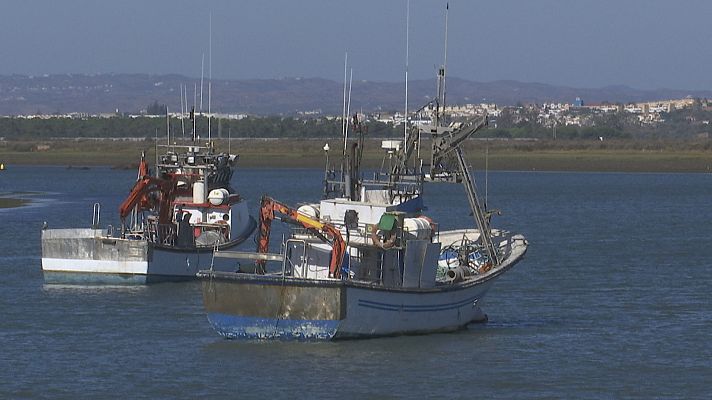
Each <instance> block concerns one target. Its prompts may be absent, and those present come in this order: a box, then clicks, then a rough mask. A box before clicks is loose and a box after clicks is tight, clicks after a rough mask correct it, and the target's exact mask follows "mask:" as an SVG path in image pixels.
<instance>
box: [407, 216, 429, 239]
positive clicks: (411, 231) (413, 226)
mask: <svg viewBox="0 0 712 400" xmlns="http://www.w3.org/2000/svg"><path fill="white" fill-rule="evenodd" d="M431 233H432V228H431V227H430V221H428V220H427V219H425V218H405V219H404V220H403V234H404V235H406V237H407V238H408V239H417V240H426V239H430V237H431Z"/></svg>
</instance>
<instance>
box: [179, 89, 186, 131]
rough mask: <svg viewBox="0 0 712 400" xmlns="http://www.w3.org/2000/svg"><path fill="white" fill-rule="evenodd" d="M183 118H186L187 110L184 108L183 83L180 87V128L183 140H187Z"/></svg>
mask: <svg viewBox="0 0 712 400" xmlns="http://www.w3.org/2000/svg"><path fill="white" fill-rule="evenodd" d="M183 117H185V109H184V108H183V84H182V83H181V85H180V128H181V131H182V132H183V137H182V139H183V140H185V121H184V120H183Z"/></svg>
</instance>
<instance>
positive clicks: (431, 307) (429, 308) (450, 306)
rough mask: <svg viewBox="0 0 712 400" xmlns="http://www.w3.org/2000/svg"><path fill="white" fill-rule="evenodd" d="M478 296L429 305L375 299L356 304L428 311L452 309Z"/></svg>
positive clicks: (411, 310)
mask: <svg viewBox="0 0 712 400" xmlns="http://www.w3.org/2000/svg"><path fill="white" fill-rule="evenodd" d="M479 297H480V296H473V297H470V298H468V299H465V300H460V301H458V302H455V303H445V304H429V305H406V304H388V303H379V302H377V301H370V300H359V301H358V305H359V306H361V307H366V308H373V309H376V310H384V311H403V312H429V311H445V310H454V309H456V308H460V307H463V306H466V305H468V304H473V303H475V302H476V301H477V300H478V299H479Z"/></svg>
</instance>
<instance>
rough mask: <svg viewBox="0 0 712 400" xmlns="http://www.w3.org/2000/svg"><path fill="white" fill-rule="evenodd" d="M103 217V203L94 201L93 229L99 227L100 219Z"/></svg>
mask: <svg viewBox="0 0 712 400" xmlns="http://www.w3.org/2000/svg"><path fill="white" fill-rule="evenodd" d="M100 219H101V204H99V203H94V208H93V209H92V215H91V227H92V228H93V229H97V228H99V223H100V222H99V220H100Z"/></svg>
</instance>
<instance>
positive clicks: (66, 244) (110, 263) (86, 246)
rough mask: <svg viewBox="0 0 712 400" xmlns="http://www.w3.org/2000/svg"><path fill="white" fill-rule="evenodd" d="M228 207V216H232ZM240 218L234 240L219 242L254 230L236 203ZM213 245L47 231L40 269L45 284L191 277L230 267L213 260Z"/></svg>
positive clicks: (244, 209) (226, 262)
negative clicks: (176, 244) (168, 243)
mask: <svg viewBox="0 0 712 400" xmlns="http://www.w3.org/2000/svg"><path fill="white" fill-rule="evenodd" d="M236 211H237V210H235V208H233V214H236ZM239 212H240V213H241V214H242V213H244V215H242V217H243V218H241V219H240V220H241V221H244V223H242V224H241V225H240V226H235V227H234V228H235V230H236V232H239V234H236V239H235V240H233V241H231V242H228V243H226V244H223V245H221V246H222V247H223V248H230V247H234V246H237V245H238V244H240V243H242V242H243V241H244V240H246V239H247V238H248V237H249V235H250V234H251V233H252V231H253V230H254V228H255V225H256V223H255V221H254V219H252V218H250V217H249V214H248V212H247V207H246V206H244V207H239ZM212 250H213V249H212V247H202V248H198V247H193V248H175V247H167V246H158V245H156V244H154V243H151V242H148V241H146V240H139V239H129V238H125V239H121V238H114V237H107V236H106V235H105V232H104V231H103V230H100V229H48V230H43V231H42V271H43V272H44V275H45V280H46V281H48V282H62V283H65V282H87V281H89V282H128V283H145V282H147V281H149V280H162V279H194V278H195V276H196V273H197V272H198V271H199V270H201V269H206V268H210V266H211V265H213V268H214V269H216V270H219V271H234V270H235V269H236V267H237V266H236V263H235V262H234V261H231V260H226V259H219V260H218V259H216V260H214V264H212V263H213V257H212Z"/></svg>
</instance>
